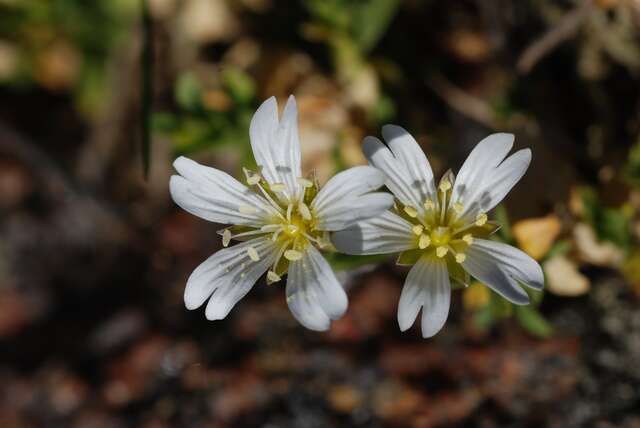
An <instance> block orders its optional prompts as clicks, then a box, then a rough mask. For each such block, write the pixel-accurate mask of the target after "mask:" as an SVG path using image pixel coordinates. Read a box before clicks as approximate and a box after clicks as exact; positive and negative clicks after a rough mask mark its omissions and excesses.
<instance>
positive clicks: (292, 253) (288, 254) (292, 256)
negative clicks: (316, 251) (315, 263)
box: [284, 250, 302, 262]
mask: <svg viewBox="0 0 640 428" xmlns="http://www.w3.org/2000/svg"><path fill="white" fill-rule="evenodd" d="M284 258H285V259H287V260H289V261H291V262H295V261H296V260H300V259H301V258H302V253H301V252H300V251H296V250H287V251H285V252H284Z"/></svg>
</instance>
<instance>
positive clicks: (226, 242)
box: [222, 229, 231, 247]
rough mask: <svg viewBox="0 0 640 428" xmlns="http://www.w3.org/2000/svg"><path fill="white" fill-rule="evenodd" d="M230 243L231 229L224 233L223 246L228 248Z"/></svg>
mask: <svg viewBox="0 0 640 428" xmlns="http://www.w3.org/2000/svg"><path fill="white" fill-rule="evenodd" d="M230 242H231V231H230V230H229V229H225V230H224V232H222V246H223V247H228V246H229V243H230Z"/></svg>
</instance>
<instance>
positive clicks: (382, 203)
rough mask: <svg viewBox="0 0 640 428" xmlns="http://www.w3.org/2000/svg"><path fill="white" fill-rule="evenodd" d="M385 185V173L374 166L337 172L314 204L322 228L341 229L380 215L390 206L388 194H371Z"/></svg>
mask: <svg viewBox="0 0 640 428" xmlns="http://www.w3.org/2000/svg"><path fill="white" fill-rule="evenodd" d="M383 184H384V175H383V174H382V173H381V172H380V171H378V170H377V169H375V168H373V167H371V166H356V167H353V168H349V169H348V170H346V171H343V172H341V173H339V174H336V175H334V176H333V177H332V178H331V179H330V180H329V181H328V182H327V184H325V186H324V187H323V188H322V189H321V190H320V192H319V193H318V195H317V196H316V197H315V199H314V200H313V202H312V203H311V209H312V210H314V212H315V214H316V216H317V218H318V226H317V228H318V229H319V230H340V229H344V228H345V227H347V226H349V225H351V224H353V223H355V222H357V221H359V220H364V219H368V218H371V217H374V216H377V215H379V214H381V213H382V212H384V211H386V210H387V209H389V208H390V207H391V205H392V204H393V197H392V196H391V195H389V194H388V193H368V192H370V191H372V190H375V189H377V188H378V187H380V186H382V185H383Z"/></svg>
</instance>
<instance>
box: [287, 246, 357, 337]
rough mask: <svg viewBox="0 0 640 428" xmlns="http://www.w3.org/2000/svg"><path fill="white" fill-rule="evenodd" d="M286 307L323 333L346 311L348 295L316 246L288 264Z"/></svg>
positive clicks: (309, 325) (310, 247)
mask: <svg viewBox="0 0 640 428" xmlns="http://www.w3.org/2000/svg"><path fill="white" fill-rule="evenodd" d="M287 304H288V305H289V309H290V310H291V313H292V314H293V316H294V317H295V318H296V319H297V320H298V321H299V322H300V323H301V324H302V325H303V326H305V327H307V328H308V329H311V330H317V331H324V330H327V329H328V328H329V326H330V324H331V320H335V319H338V318H340V317H341V316H342V315H343V314H344V312H345V311H346V310H347V304H348V303H347V295H346V293H345V292H344V289H343V288H342V285H340V283H339V282H338V280H337V279H336V276H335V274H334V273H333V270H332V269H331V266H329V263H327V261H326V260H325V259H324V257H322V255H321V254H320V253H319V252H318V250H316V249H315V248H314V247H313V246H311V245H310V246H308V247H307V249H306V250H305V252H304V255H303V257H302V259H300V260H297V261H294V262H291V263H290V264H289V273H288V278H287Z"/></svg>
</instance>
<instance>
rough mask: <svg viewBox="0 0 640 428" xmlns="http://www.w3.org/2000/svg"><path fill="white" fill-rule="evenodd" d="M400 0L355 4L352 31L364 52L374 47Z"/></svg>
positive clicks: (375, 0)
mask: <svg viewBox="0 0 640 428" xmlns="http://www.w3.org/2000/svg"><path fill="white" fill-rule="evenodd" d="M399 5H400V1H399V0H369V1H363V2H358V3H357V4H356V5H354V14H353V24H352V31H353V34H354V39H355V42H356V44H357V45H358V47H359V49H360V51H361V52H363V53H367V52H369V51H370V50H371V49H373V48H374V47H375V45H376V43H377V42H378V40H380V38H381V37H382V36H383V35H384V33H385V32H386V30H387V28H388V27H389V24H391V20H392V19H393V17H394V16H395V14H396V12H397V10H398V6H399Z"/></svg>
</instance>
